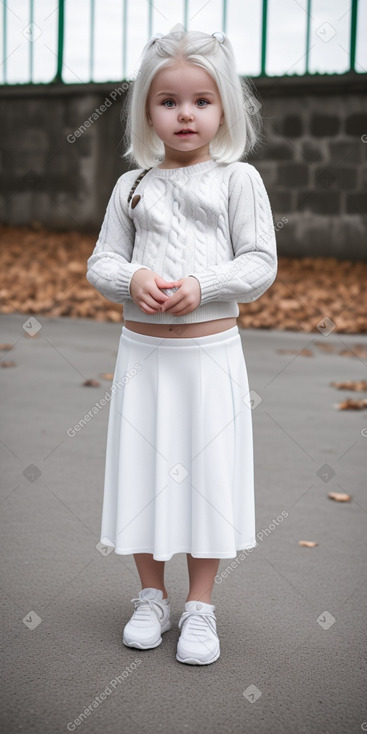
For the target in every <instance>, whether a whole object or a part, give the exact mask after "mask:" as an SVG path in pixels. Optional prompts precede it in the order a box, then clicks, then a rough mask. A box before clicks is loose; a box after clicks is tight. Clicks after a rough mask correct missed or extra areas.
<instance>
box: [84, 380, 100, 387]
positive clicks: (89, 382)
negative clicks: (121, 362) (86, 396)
mask: <svg viewBox="0 0 367 734" xmlns="http://www.w3.org/2000/svg"><path fill="white" fill-rule="evenodd" d="M100 384H101V383H100V382H98V380H92V379H90V380H84V382H83V387H99V386H100Z"/></svg>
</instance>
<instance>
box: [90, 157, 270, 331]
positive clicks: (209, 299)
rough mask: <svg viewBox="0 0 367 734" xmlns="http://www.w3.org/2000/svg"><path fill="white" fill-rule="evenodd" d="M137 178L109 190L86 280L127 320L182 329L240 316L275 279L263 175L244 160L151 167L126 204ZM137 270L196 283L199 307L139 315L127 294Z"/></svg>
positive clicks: (129, 174)
mask: <svg viewBox="0 0 367 734" xmlns="http://www.w3.org/2000/svg"><path fill="white" fill-rule="evenodd" d="M142 171H143V169H142V168H139V169H135V170H133V171H128V172H127V173H124V174H122V176H120V178H119V179H118V181H117V183H116V185H115V187H114V189H113V191H112V194H111V198H110V200H109V202H108V205H107V209H106V213H105V217H104V220H103V223H102V227H101V231H100V233H99V237H98V240H97V243H96V245H95V248H94V250H93V253H92V255H91V256H90V258H89V259H88V262H87V279H88V281H89V282H90V283H91V284H92V285H93V286H94V287H95V288H96V289H97V290H98V291H99V292H100V293H102V295H104V296H105V297H106V298H107V299H108V300H110V301H113V302H115V303H123V304H124V319H125V320H131V321H142V322H146V323H162V324H163V323H164V324H169V323H181V324H182V323H194V322H199V321H211V320H212V319H220V318H226V317H229V316H235V317H236V316H238V315H239V308H238V305H237V304H238V303H248V302H250V301H255V300H256V299H257V298H259V297H260V296H261V295H262V294H263V293H264V292H265V291H266V290H267V289H268V288H269V287H270V286H271V284H272V283H273V282H274V280H275V277H276V274H277V267H278V260H277V250H276V240H275V231H274V224H273V218H272V212H271V207H270V203H269V198H268V195H267V192H266V189H265V187H264V184H263V181H262V178H261V176H260V174H259V173H258V171H257V170H256V168H254V166H252V165H251V164H249V163H245V162H242V161H235V162H234V163H227V164H219V163H216V162H215V161H213V160H210V161H204V162H203V163H196V164H194V165H192V166H184V167H182V168H158V167H155V168H152V169H151V170H150V171H148V173H146V174H145V176H144V177H143V179H142V180H141V182H140V183H139V184H138V186H137V187H136V190H135V192H134V196H133V197H132V199H131V201H130V202H129V204H128V203H127V200H128V196H129V192H130V189H131V187H132V185H133V183H134V181H135V180H136V178H137V177H138V175H139V174H140V173H141V172H142ZM137 196H140V200H139V201H138V203H137V204H136V206H135V207H134V208H133V207H132V204H133V203H134V199H135V197H137ZM140 268H146V269H148V270H153V271H154V272H155V273H158V274H159V275H161V276H162V277H163V278H164V279H165V280H167V281H173V280H180V279H181V278H185V277H187V276H193V277H195V278H196V279H197V280H198V282H199V284H200V290H201V301H200V304H199V306H198V307H197V308H196V309H195V311H192V312H191V313H188V314H185V315H184V316H177V315H174V314H170V313H168V312H166V313H157V314H146V313H143V311H142V310H141V309H140V307H139V306H137V304H136V303H135V302H134V301H133V300H132V298H131V293H130V281H131V279H132V277H133V275H134V273H135V272H136V271H137V270H139V269H140ZM175 290H176V288H167V289H164V293H167V294H168V295H171V294H172V293H174V292H175Z"/></svg>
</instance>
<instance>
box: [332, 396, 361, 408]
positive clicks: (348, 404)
mask: <svg viewBox="0 0 367 734" xmlns="http://www.w3.org/2000/svg"><path fill="white" fill-rule="evenodd" d="M337 408H338V409H339V410H363V409H364V408H367V399H363V400H354V399H353V398H347V399H346V400H343V402H342V403H339V405H337Z"/></svg>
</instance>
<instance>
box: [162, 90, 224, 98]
mask: <svg viewBox="0 0 367 734" xmlns="http://www.w3.org/2000/svg"><path fill="white" fill-rule="evenodd" d="M164 94H170V95H171V96H172V97H175V96H176V93H175V92H158V94H156V95H155V96H156V97H161V96H163V95H164ZM200 94H206V95H207V96H210V97H214V93H213V92H209V91H207V92H194V95H193V96H194V97H197V96H199V95H200Z"/></svg>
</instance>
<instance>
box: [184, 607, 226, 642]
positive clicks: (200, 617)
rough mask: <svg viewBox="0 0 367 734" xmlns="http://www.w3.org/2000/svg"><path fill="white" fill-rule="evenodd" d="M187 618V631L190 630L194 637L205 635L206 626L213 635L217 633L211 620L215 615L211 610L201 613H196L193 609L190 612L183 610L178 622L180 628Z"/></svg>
mask: <svg viewBox="0 0 367 734" xmlns="http://www.w3.org/2000/svg"><path fill="white" fill-rule="evenodd" d="M187 619H189V622H188V625H189V627H188V631H189V632H191V633H192V634H193V635H194V636H195V637H200V636H201V637H205V636H206V633H207V628H208V626H209V627H210V629H211V630H212V632H214V634H215V635H216V634H217V631H216V627H215V624H214V621H213V620H216V617H215V614H214V613H213V612H203V614H198V612H196V611H194V610H193V611H191V612H183V614H182V616H181V619H180V620H179V623H178V626H179V628H180V629H181V627H182V625H183V623H184V622H185V621H186V620H187Z"/></svg>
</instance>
